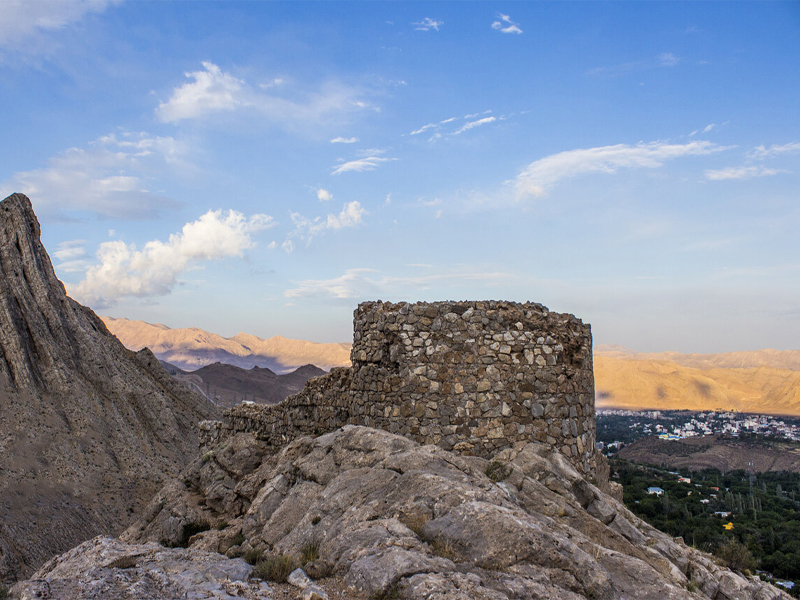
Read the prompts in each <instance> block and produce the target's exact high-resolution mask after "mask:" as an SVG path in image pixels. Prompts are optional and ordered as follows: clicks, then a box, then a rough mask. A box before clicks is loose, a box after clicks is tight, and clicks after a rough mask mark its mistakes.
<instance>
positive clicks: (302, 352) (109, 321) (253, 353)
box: [101, 317, 352, 375]
mask: <svg viewBox="0 0 800 600" xmlns="http://www.w3.org/2000/svg"><path fill="white" fill-rule="evenodd" d="M101 318H102V319H103V322H104V323H105V324H106V327H108V329H109V330H110V331H111V332H112V333H113V334H114V335H116V336H117V337H118V338H119V340H120V341H121V342H122V343H123V344H124V345H125V346H126V347H127V348H130V349H131V350H140V349H141V348H144V347H147V348H150V350H152V352H153V353H154V354H155V355H156V356H157V357H158V358H159V359H160V360H163V361H165V362H168V363H170V364H173V365H175V366H176V367H178V368H179V369H182V370H184V371H194V370H197V369H199V368H201V367H204V366H206V365H211V364H214V363H216V362H220V363H226V364H230V365H235V366H237V367H240V368H242V369H252V368H253V367H262V368H267V369H270V370H272V371H274V372H275V373H276V374H279V375H280V374H286V373H288V372H290V371H293V370H295V369H297V368H298V367H302V366H304V365H308V364H312V365H315V366H317V367H319V368H320V369H324V370H326V371H327V370H330V369H331V368H332V367H340V366H346V365H349V364H350V348H351V346H352V345H351V344H348V343H340V344H319V343H315V342H308V341H305V340H292V339H289V338H285V337H281V336H279V335H278V336H274V337H271V338H269V339H262V338H259V337H256V336H254V335H250V334H247V333H239V334H237V335H235V336H233V337H230V338H226V337H223V336H221V335H218V334H215V333H209V332H207V331H204V330H202V329H198V328H196V327H191V328H185V329H171V328H169V327H167V326H166V325H162V324H160V323H159V324H152V323H146V322H144V321H133V320H129V319H123V318H113V317H101Z"/></svg>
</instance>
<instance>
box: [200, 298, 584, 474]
mask: <svg viewBox="0 0 800 600" xmlns="http://www.w3.org/2000/svg"><path fill="white" fill-rule="evenodd" d="M354 330H355V331H354V340H353V350H352V353H351V359H352V367H350V368H338V369H333V370H332V371H331V372H330V373H329V374H328V375H325V376H323V377H319V378H316V379H312V380H310V381H309V382H308V383H307V384H306V387H305V388H304V389H303V390H302V391H301V392H300V393H298V394H295V395H294V396H290V397H289V398H287V399H286V400H285V401H284V402H282V403H281V404H278V405H275V406H258V405H240V406H237V407H235V408H233V409H231V410H229V411H227V412H226V414H225V420H224V422H223V423H216V424H215V423H204V424H203V426H202V434H203V436H204V437H205V439H206V441H207V442H210V441H213V440H215V439H218V438H219V437H220V436H223V437H224V436H227V435H230V434H231V433H236V432H241V431H248V432H253V433H255V434H257V435H258V437H260V438H261V439H264V440H267V441H270V442H272V443H274V444H276V445H279V444H283V443H285V442H287V441H289V440H290V439H292V438H295V437H297V436H299V435H304V434H319V433H324V432H327V431H331V430H333V429H335V428H337V427H341V426H342V425H345V424H348V423H351V424H357V425H366V426H370V427H378V428H381V429H385V430H388V431H391V432H394V433H398V434H401V435H404V436H406V437H409V438H411V439H413V440H416V441H418V442H421V443H432V444H438V445H440V446H442V447H444V448H445V449H448V450H450V449H452V450H455V451H457V452H462V453H471V454H476V455H479V456H489V455H491V454H493V453H495V452H496V451H498V450H500V449H503V448H508V447H519V446H521V445H524V444H525V443H526V442H528V441H530V440H536V441H539V442H544V443H548V444H551V445H553V446H557V447H558V448H559V450H560V451H561V452H562V453H563V454H564V455H565V456H566V457H567V458H568V459H569V460H570V462H572V464H574V465H575V466H576V467H577V468H578V469H579V470H580V471H581V472H583V473H584V474H586V475H593V474H594V471H595V462H594V444H595V413H594V375H593V370H592V338H591V330H590V326H589V325H588V324H584V323H583V322H582V321H581V320H580V319H577V318H575V317H574V316H572V315H569V314H559V313H553V312H550V311H549V310H548V309H547V308H546V307H544V306H542V305H541V304H534V303H525V304H518V303H514V302H496V301H486V302H434V303H424V302H421V303H417V304H408V303H397V304H392V303H388V302H380V301H378V302H365V303H362V304H360V305H359V307H358V309H357V310H356V311H355V316H354Z"/></svg>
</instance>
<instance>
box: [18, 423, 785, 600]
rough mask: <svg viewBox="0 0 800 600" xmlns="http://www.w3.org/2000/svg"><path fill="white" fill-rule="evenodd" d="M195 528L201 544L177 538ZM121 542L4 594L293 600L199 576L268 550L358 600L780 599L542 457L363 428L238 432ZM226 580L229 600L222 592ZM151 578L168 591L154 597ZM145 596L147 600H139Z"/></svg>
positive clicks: (236, 567)
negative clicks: (271, 438) (300, 434)
mask: <svg viewBox="0 0 800 600" xmlns="http://www.w3.org/2000/svg"><path fill="white" fill-rule="evenodd" d="M198 529H206V531H202V532H200V533H196V534H195V535H193V536H191V537H188V539H187V533H191V532H196V531H197V530H198ZM122 539H123V540H124V541H126V542H127V544H123V543H121V542H113V541H110V540H102V539H100V540H95V541H93V542H87V543H86V544H84V546H83V547H81V548H77V549H75V550H74V551H72V552H70V553H68V554H67V555H64V556H63V557H60V558H58V559H55V560H53V561H51V562H50V563H49V564H48V565H46V566H45V567H43V568H42V569H41V570H40V571H39V572H38V573H37V574H36V575H35V577H34V578H33V579H31V580H30V581H26V582H24V583H21V584H19V585H18V586H17V588H16V589H15V592H17V593H18V594H19V596H20V597H21V598H43V599H54V598H62V597H63V598H69V599H70V600H72V599H74V600H84V599H88V598H96V597H98V598H99V597H102V598H104V599H105V600H116V599H118V598H120V599H121V598H130V597H134V596H135V597H138V598H161V597H175V598H182V597H188V598H230V597H242V598H251V599H260V600H269V599H272V600H275V599H276V598H284V597H296V596H278V595H276V594H273V593H271V592H270V590H269V588H267V589H265V588H264V586H263V584H262V583H260V582H259V581H257V580H254V579H252V577H250V578H249V579H248V574H249V573H242V571H241V569H242V565H241V559H238V558H237V559H234V558H232V559H229V560H230V561H231V562H230V564H228V563H219V562H215V563H214V565H213V567H212V566H208V567H203V568H201V565H203V564H206V563H208V562H209V560H210V559H209V558H208V556H209V554H208V553H209V552H221V553H227V554H228V555H229V556H238V555H240V554H241V553H243V552H245V551H247V550H253V549H256V550H258V549H263V550H264V551H265V553H267V554H269V553H286V554H291V555H294V556H295V557H296V558H297V559H300V557H301V555H302V554H303V553H304V549H306V548H309V547H314V548H316V549H317V551H318V553H317V554H316V555H312V556H309V557H307V560H309V561H310V562H307V564H306V565H305V570H306V572H307V573H308V574H309V575H310V576H311V577H313V578H315V579H317V578H318V577H322V576H326V577H328V578H327V579H320V580H319V581H318V582H317V583H318V584H319V586H320V588H322V589H325V588H326V586H327V585H328V582H332V581H341V580H342V579H343V580H344V582H345V583H347V584H350V585H351V586H353V587H354V588H356V589H358V590H361V591H360V592H353V594H352V595H349V596H344V597H359V598H363V597H367V598H405V599H419V600H422V599H426V600H430V599H436V600H464V599H475V600H509V599H539V600H553V599H559V600H561V599H564V600H580V599H586V598H593V599H622V598H625V599H637V598H638V599H652V600H678V599H686V600H689V599H691V598H694V599H696V598H713V599H715V600H747V599H759V600H768V599H778V598H782V599H783V598H786V599H788V596H787V595H785V594H783V593H782V592H780V591H778V590H777V589H776V588H774V587H772V586H769V585H768V584H764V583H762V582H760V581H758V580H755V579H748V578H746V577H744V576H742V575H738V574H736V573H733V572H731V571H729V570H727V569H724V568H721V567H719V566H718V565H717V564H715V563H714V561H713V560H712V559H711V557H710V556H709V555H706V554H703V553H700V552H697V551H695V550H693V549H691V548H689V547H687V546H686V545H684V544H683V543H681V542H678V541H675V540H673V539H672V538H670V537H669V536H667V535H665V534H663V533H661V532H659V531H657V530H655V529H653V528H652V527H650V526H648V525H647V524H646V523H644V522H643V521H641V520H640V519H638V518H637V517H635V516H634V515H633V514H632V513H630V512H629V511H628V510H626V509H625V508H624V507H623V506H622V505H621V504H620V503H618V502H617V501H616V500H614V499H613V498H611V497H610V496H608V495H606V494H604V493H603V492H601V491H600V490H599V489H598V488H597V487H595V486H593V485H592V484H590V483H589V482H588V481H586V479H584V478H583V477H582V476H581V475H580V474H579V473H578V472H577V471H576V470H575V468H574V467H573V466H572V465H571V464H570V462H569V461H567V460H566V458H565V457H564V455H563V454H561V453H559V452H557V451H555V450H554V449H553V448H551V447H549V446H548V445H546V444H539V443H535V442H531V443H528V444H526V445H524V446H523V447H521V448H519V449H516V450H515V449H506V450H503V451H501V452H500V453H499V454H497V455H495V456H494V457H493V460H491V461H490V460H487V459H485V458H480V457H475V456H460V455H456V454H454V453H452V452H448V451H446V450H443V449H442V448H441V447H438V446H435V445H427V446H421V445H419V444H417V443H416V442H413V441H411V440H409V439H407V438H404V437H401V436H398V435H394V434H391V433H388V432H385V431H381V430H376V429H371V428H366V427H360V426H346V427H344V428H342V429H338V430H336V431H334V432H332V433H328V434H325V435H323V436H320V437H317V438H312V437H304V438H300V439H297V440H295V441H294V442H292V443H290V444H288V445H287V446H285V447H284V448H283V449H281V450H280V451H279V452H277V453H275V452H274V451H271V450H270V448H269V446H268V445H267V444H266V443H264V442H262V441H259V440H257V439H256V438H255V437H254V436H253V435H251V434H237V435H235V436H233V437H232V438H230V439H228V440H226V442H225V443H224V444H223V445H221V446H218V447H216V448H214V449H212V450H209V451H208V452H207V453H206V454H204V455H203V457H202V458H200V459H198V460H197V461H195V463H194V464H192V465H191V467H189V468H188V469H187V470H186V471H184V473H183V474H182V475H181V477H180V478H179V479H177V480H175V481H173V482H171V483H170V484H169V485H167V486H166V487H165V488H164V489H162V490H161V491H160V492H159V493H158V495H157V496H156V497H155V498H154V499H153V501H152V502H151V503H150V505H149V506H148V508H147V510H146V512H145V513H144V516H143V518H142V519H141V520H140V521H138V522H137V523H136V524H134V525H133V526H131V527H130V528H129V529H128V530H127V531H126V532H125V534H124V535H123V536H122ZM157 541H160V542H162V543H163V544H167V545H176V544H185V545H188V549H187V550H184V551H182V552H183V554H181V555H180V556H182V560H183V561H184V562H183V564H185V565H186V568H188V569H193V570H194V571H197V570H198V569H200V570H201V573H199V574H197V575H196V576H193V577H182V578H180V577H177V576H176V574H175V570H174V567H171V566H169V565H172V564H174V561H175V560H177V558H178V555H174V554H165V552H173V551H166V550H165V549H159V547H158V546H157V545H155V544H153V543H152V542H157ZM192 557H194V558H192ZM220 558H221V557H220ZM226 565H228V566H226ZM245 568H246V567H245ZM234 572H235V573H237V574H238V575H237V577H238V578H239V581H237V582H235V583H236V585H237V586H238V589H239V591H238V592H237V593H236V594H233V593H232V592H230V591H225V590H220V587H221V586H223V585H229V584H231V583H232V582H230V581H228V579H232V578H233V577H232V576H231V575H230V573H234ZM249 575H252V574H249ZM331 575H333V578H330V576H331ZM210 580H213V581H210ZM158 581H161V582H162V583H161V585H162V586H164V590H166V591H164V590H159V589H156V588H153V587H152V586H154V585H155V583H154V582H158ZM226 581H227V583H225V582H226ZM270 585H271V584H270ZM145 586H150V587H145ZM167 586H173V587H167ZM100 589H102V590H103V595H102V596H97V595H92V594H93V593H95V592H96V590H100ZM145 589H147V590H151V589H153V590H154V591H153V592H152V594H153V595H146V596H145V595H142V594H141V593H137V592H138V591H139V590H145ZM59 590H62V591H63V590H71V592H70V593H68V594H67V593H66V592H64V594H65V595H63V596H59V595H58V594H59V593H61V592H59ZM162 592H163V593H162ZM160 593H161V594H162V595H159V594H160ZM170 594H171V595H170ZM228 594H230V595H228ZM329 597H331V598H333V597H343V596H333V595H331V594H329Z"/></svg>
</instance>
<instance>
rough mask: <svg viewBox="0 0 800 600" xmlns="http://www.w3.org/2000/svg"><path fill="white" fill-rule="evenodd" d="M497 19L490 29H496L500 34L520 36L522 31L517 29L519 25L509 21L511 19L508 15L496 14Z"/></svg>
mask: <svg viewBox="0 0 800 600" xmlns="http://www.w3.org/2000/svg"><path fill="white" fill-rule="evenodd" d="M497 18H498V19H499V20H498V21H494V22H493V23H492V29H496V30H497V31H499V32H501V33H516V34H518V35H519V34H521V33H522V29H520V27H519V23H515V22H514V21H512V20H511V17H509V16H508V15H504V14H503V13H498V14H497Z"/></svg>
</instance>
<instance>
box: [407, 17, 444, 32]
mask: <svg viewBox="0 0 800 600" xmlns="http://www.w3.org/2000/svg"><path fill="white" fill-rule="evenodd" d="M412 25H414V29H415V30H417V31H430V30H431V29H433V30H435V31H439V27H441V26H442V25H444V21H437V20H436V19H431V18H430V17H425V18H424V19H422V21H419V22H418V23H412Z"/></svg>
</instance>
